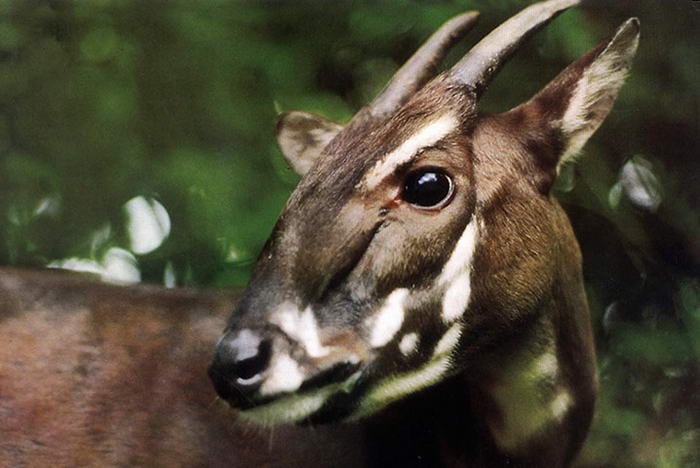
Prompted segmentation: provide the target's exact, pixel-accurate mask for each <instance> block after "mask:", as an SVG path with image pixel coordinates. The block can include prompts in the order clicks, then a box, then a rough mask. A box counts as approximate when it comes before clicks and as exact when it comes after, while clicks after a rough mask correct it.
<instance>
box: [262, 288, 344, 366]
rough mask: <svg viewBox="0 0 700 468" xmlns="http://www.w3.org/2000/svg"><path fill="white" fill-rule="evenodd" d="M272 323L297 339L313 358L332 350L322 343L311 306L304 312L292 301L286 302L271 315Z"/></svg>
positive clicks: (290, 336)
mask: <svg viewBox="0 0 700 468" xmlns="http://www.w3.org/2000/svg"><path fill="white" fill-rule="evenodd" d="M270 323H273V324H275V325H277V326H278V327H280V328H281V329H282V331H283V332H284V333H285V334H286V335H287V336H288V337H289V338H291V339H293V340H295V341H297V342H298V343H299V344H301V345H302V346H303V347H304V349H305V350H306V354H308V355H309V357H312V358H319V357H323V356H326V355H327V354H328V353H329V352H330V350H329V348H327V347H326V346H323V345H322V344H321V340H320V339H319V336H318V324H317V323H316V316H315V315H314V312H313V310H312V309H311V307H310V306H309V307H307V308H306V309H304V311H303V312H300V311H299V308H298V307H297V306H295V305H294V304H292V303H291V302H285V303H284V304H282V305H281V306H280V307H279V309H278V310H277V311H276V312H275V313H274V314H272V316H271V317H270Z"/></svg>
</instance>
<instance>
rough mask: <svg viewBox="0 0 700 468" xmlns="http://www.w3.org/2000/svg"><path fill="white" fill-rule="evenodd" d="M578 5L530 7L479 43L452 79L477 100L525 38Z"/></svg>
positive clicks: (552, 1) (573, 0)
mask: <svg viewBox="0 0 700 468" xmlns="http://www.w3.org/2000/svg"><path fill="white" fill-rule="evenodd" d="M579 3H580V0H548V1H545V2H540V3H535V4H534V5H530V6H529V7H527V8H525V9H524V10H522V11H521V12H520V13H518V14H517V15H515V16H513V17H512V18H510V19H509V20H507V21H506V22H504V23H503V24H501V25H500V26H499V27H497V28H496V29H494V30H493V31H491V33H490V34H489V35H487V36H486V37H485V38H483V39H482V40H481V41H479V43H478V44H476V45H475V46H474V47H473V48H472V49H471V50H470V51H469V52H468V53H467V54H466V55H465V56H464V57H463V58H462V59H461V60H460V61H459V62H457V63H456V64H455V65H454V66H453V67H452V70H451V71H450V74H451V77H452V79H453V80H455V81H456V82H458V83H461V84H463V85H465V86H467V87H468V88H470V89H471V90H472V91H473V92H474V93H475V94H476V96H475V97H476V98H479V97H480V95H481V93H482V92H483V91H484V90H485V89H486V87H487V86H488V84H489V83H490V82H491V80H492V79H493V77H494V76H495V75H496V73H498V70H499V69H500V68H501V66H503V64H505V62H506V61H507V60H508V59H509V58H510V56H511V55H513V53H514V52H515V51H516V50H517V49H518V47H520V45H521V44H522V43H523V42H524V41H525V40H526V39H528V38H529V37H530V36H532V35H533V34H534V33H535V32H537V31H538V30H539V29H540V28H542V27H543V26H544V25H546V24H547V23H549V21H551V20H552V19H553V18H554V17H556V16H557V15H558V14H559V13H561V12H563V11H564V10H566V9H567V8H570V7H572V6H574V5H578V4H579Z"/></svg>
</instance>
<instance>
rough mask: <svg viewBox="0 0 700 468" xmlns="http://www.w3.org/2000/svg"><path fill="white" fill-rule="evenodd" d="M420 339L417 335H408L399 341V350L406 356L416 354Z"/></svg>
mask: <svg viewBox="0 0 700 468" xmlns="http://www.w3.org/2000/svg"><path fill="white" fill-rule="evenodd" d="M419 341H420V338H419V337H418V334H417V333H407V334H405V335H404V336H403V337H402V338H401V341H399V350H400V351H401V354H403V355H404V356H408V355H409V354H412V353H415V352H416V350H417V349H418V342H419Z"/></svg>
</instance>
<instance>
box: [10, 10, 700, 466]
mask: <svg viewBox="0 0 700 468" xmlns="http://www.w3.org/2000/svg"><path fill="white" fill-rule="evenodd" d="M527 4H529V2H525V1H519V0H517V1H516V0H481V1H478V0H462V1H451V2H450V1H445V2H421V3H418V2H414V1H407V0H402V1H398V0H397V1H391V2H389V1H386V2H360V1H337V2H321V1H316V2H309V1H303V2H298V1H297V2H291V1H290V2H278V1H275V2H272V1H269V2H257V3H256V2H223V1H213V0H211V1H199V2H188V1H184V0H182V1H137V0H133V1H126V0H125V1H112V0H91V1H81V2H77V1H76V2H70V1H36V0H25V1H19V0H17V1H9V2H0V264H12V265H24V266H34V267H41V266H46V265H52V266H63V267H67V268H73V269H81V270H88V271H92V272H94V273H97V274H100V275H102V276H103V277H105V278H107V279H112V280H120V281H122V282H133V281H139V280H141V281H147V282H154V283H165V284H167V285H169V286H206V287H215V288H219V287H235V286H241V285H243V284H245V282H246V280H247V278H248V275H249V272H250V269H251V266H252V264H253V262H254V259H255V256H256V254H257V252H258V251H259V249H260V248H261V247H262V244H263V242H264V241H265V239H266V237H267V235H268V233H269V232H270V230H271V228H272V225H273V223H274V221H275V219H276V217H277V215H278V213H279V212H280V210H281V209H282V207H283V205H284V202H285V200H286V198H287V197H288V195H289V193H290V192H291V190H292V189H293V188H294V185H295V183H296V182H297V180H298V178H297V176H296V175H295V174H294V173H293V172H292V171H291V170H290V169H288V168H287V166H286V164H285V162H284V160H283V159H282V157H281V154H280V152H279V150H278V149H277V147H276V144H275V141H274V126H275V121H276V115H277V114H278V113H279V112H280V111H282V110H288V109H303V110H309V111H315V112H318V113H321V114H323V115H326V116H328V117H331V118H334V119H337V120H340V121H345V120H347V119H348V118H349V117H350V116H351V115H352V114H353V113H354V112H355V111H356V110H357V109H359V107H361V106H362V105H363V104H364V103H366V102H368V101H369V100H370V99H371V98H372V97H373V96H374V95H375V94H376V93H377V92H378V91H379V90H380V89H381V88H382V86H383V85H384V83H385V82H386V81H387V79H388V78H389V77H390V76H391V75H392V73H393V72H394V71H395V70H396V69H397V67H398V66H399V65H400V64H401V63H402V61H404V60H405V59H406V58H407V57H408V56H409V55H410V54H411V53H412V52H413V51H414V50H415V49H416V48H417V47H418V45H419V44H420V43H421V41H422V40H424V39H425V38H426V37H427V36H428V35H429V34H430V33H431V32H432V31H434V30H435V29H436V28H437V27H438V26H439V25H440V24H441V23H442V22H443V21H445V20H446V19H448V18H449V17H451V16H452V15H455V14H457V13H460V12H462V11H464V10H467V9H477V10H480V11H481V12H482V17H481V20H480V24H479V26H478V28H477V30H476V31H474V32H472V33H471V34H470V35H469V37H468V39H467V40H465V41H464V44H462V45H461V47H458V48H457V50H456V51H455V53H453V54H452V55H451V56H450V57H451V60H452V61H454V60H455V58H456V57H457V56H459V54H460V53H463V52H464V51H465V50H466V48H467V46H468V45H469V44H473V43H474V41H475V40H476V39H477V38H478V37H479V36H480V35H482V34H484V33H485V32H486V31H488V30H490V28H491V27H493V26H494V25H495V24H497V22H499V21H502V20H503V19H504V18H505V17H506V16H508V15H509V14H512V13H514V12H516V11H517V10H519V9H520V8H522V7H524V6H525V5H527ZM629 16H638V17H639V18H640V20H641V24H642V39H641V45H640V49H639V53H638V57H637V61H636V64H635V67H634V69H633V71H632V75H631V77H630V79H629V80H628V83H627V85H626V86H625V87H624V88H623V90H622V92H621V95H620V98H619V100H618V103H617V104H616V106H615V108H614V109H613V112H612V113H611V115H610V116H609V117H608V119H607V121H606V122H605V123H604V124H603V126H602V128H601V129H600V130H599V131H598V133H597V134H596V135H595V136H594V137H593V138H592V139H591V141H590V142H589V143H588V145H587V146H586V148H585V150H584V152H583V154H582V156H581V157H580V158H579V162H578V163H577V165H575V166H571V167H569V168H567V169H566V170H565V171H564V172H563V173H562V175H561V177H560V180H559V181H558V186H557V196H558V197H559V199H560V200H561V201H562V203H563V204H564V206H565V208H566V209H567V211H568V212H569V214H570V216H571V218H572V221H573V224H574V228H575V230H576V232H577V236H578V238H579V240H580V243H581V246H582V249H583V253H584V259H585V276H586V281H587V290H588V297H589V300H590V303H591V308H592V312H593V320H594V326H595V330H596V335H597V345H598V349H599V364H600V378H601V397H600V400H599V405H598V414H597V417H596V421H595V424H594V427H593V430H592V433H591V436H590V438H589V442H588V444H587V446H586V448H585V449H584V452H583V456H582V459H581V464H583V465H591V466H603V465H610V466H669V467H672V466H698V464H700V455H699V453H698V452H699V451H700V369H699V363H700V279H699V276H700V275H699V274H700V266H699V265H700V216H698V209H697V206H698V200H699V199H700V171H699V169H700V154H698V149H699V148H700V137H699V134H700V120H699V115H700V76H699V75H700V47H699V46H698V45H699V44H700V2H693V1H691V0H663V1H662V0H618V1H612V0H611V1H598V2H595V1H591V2H589V3H588V5H587V6H586V7H584V8H579V9H577V10H573V11H570V12H567V13H566V14H564V15H563V16H561V17H560V18H558V19H557V20H556V21H555V22H554V23H552V25H551V26H549V27H548V28H547V29H546V30H545V31H543V32H541V33H539V34H538V35H537V36H536V37H535V39H534V40H532V41H531V42H529V43H528V45H527V46H526V47H525V48H523V50H522V51H521V52H520V53H519V54H518V55H517V57H516V58H515V59H514V60H513V61H512V62H511V63H510V64H509V65H508V66H507V67H506V68H505V69H504V70H503V72H502V73H501V74H500V76H499V78H498V79H497V80H496V81H495V82H494V84H493V85H492V87H491V89H490V90H489V92H488V93H487V95H486V97H485V99H484V101H483V108H484V109H486V110H490V111H502V110H506V109H508V108H509V107H512V106H514V105H516V104H517V103H519V102H520V101H522V100H525V99H527V98H528V97H529V96H531V95H532V94H533V93H535V92H536V91H537V90H538V89H539V88H540V87H541V86H543V85H544V84H545V83H546V82H547V81H548V80H549V79H550V78H552V77H553V76H554V75H555V74H556V73H557V72H558V71H559V70H560V69H562V68H563V67H564V66H566V64H567V63H569V62H571V61H572V60H573V59H575V58H576V57H577V56H579V55H580V54H582V53H583V52H585V51H586V50H587V49H589V48H590V47H592V46H594V45H595V44H596V43H598V42H599V41H600V40H602V39H603V38H605V37H607V36H608V35H610V34H611V33H612V32H613V31H614V29H615V28H616V27H617V26H618V25H619V24H620V23H621V22H622V21H624V20H625V19H626V18H627V17H629Z"/></svg>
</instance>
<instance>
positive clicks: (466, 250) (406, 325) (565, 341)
mask: <svg viewBox="0 0 700 468" xmlns="http://www.w3.org/2000/svg"><path fill="white" fill-rule="evenodd" d="M576 3H577V2H576V1H574V0H550V1H547V2H542V3H538V4H535V5H532V6H531V7H529V8H527V9H525V10H523V11H522V12H521V13H519V14H518V15H516V16H515V17H513V18H511V19H510V20H508V21H507V22H505V23H504V24H503V25H501V26H500V27H499V28H497V29H496V30H495V31H493V32H492V33H491V34H489V35H488V36H487V37H486V38H484V39H483V40H482V41H481V42H479V43H478V44H477V45H476V46H475V47H474V48H473V49H472V50H471V51H470V52H469V53H468V54H467V55H466V56H465V57H464V58H462V59H461V60H460V61H459V62H458V63H457V64H456V65H455V66H454V67H452V68H451V69H450V70H448V71H446V72H444V73H442V74H440V75H438V76H437V77H435V78H433V79H432V80H430V77H431V75H432V73H433V72H434V69H435V67H436V65H437V64H438V63H439V61H440V60H441V59H442V57H444V55H445V54H446V52H447V50H448V49H449V47H450V46H451V45H452V43H454V42H455V41H456V40H457V39H459V38H460V37H461V36H462V35H464V34H465V33H466V31H467V30H468V29H469V28H470V27H471V25H472V24H473V23H474V22H475V20H476V16H477V15H476V14H474V13H466V14H464V15H462V16H459V17H457V18H455V19H453V20H451V21H450V22H448V23H446V24H445V25H444V26H443V27H442V28H441V29H440V30H439V31H438V32H437V33H436V34H435V35H434V36H433V37H431V38H430V39H429V40H428V42H426V44H425V45H424V46H423V47H422V48H421V49H420V50H419V51H418V52H417V53H416V54H415V55H414V56H413V57H412V58H411V59H410V60H409V61H408V62H407V64H406V65H404V67H403V68H402V69H401V70H400V71H399V72H398V73H397V75H396V76H395V77H394V78H393V79H392V81H391V82H390V84H389V85H388V86H387V88H386V89H385V90H384V91H383V92H382V93H381V94H380V96H379V97H377V99H375V101H373V102H372V103H371V104H370V105H369V106H367V107H366V108H364V109H362V110H361V111H360V112H358V114H357V115H356V116H355V117H354V118H353V119H352V120H351V121H350V122H349V123H348V124H347V125H345V126H341V125H340V124H336V123H334V122H329V121H327V120H325V119H324V118H322V117H320V116H317V115H313V114H308V113H303V112H290V113H287V114H284V115H283V116H282V118H281V120H280V123H279V126H278V141H279V143H280V146H281V148H282V151H283V153H284V154H285V156H286V157H287V159H288V160H289V161H290V164H291V165H292V167H294V168H295V169H296V170H297V171H298V172H299V173H300V174H302V175H303V177H302V179H301V182H300V183H299V185H298V187H297V188H296V190H295V191H294V193H293V194H292V196H291V198H290V200H289V202H288V203H287V206H286V207H285V210H284V212H283V213H282V215H281V217H280V219H279V221H278V223H277V225H276V227H275V229H274V231H273V233H272V235H271V237H270V239H269V241H268V243H267V244H266V246H265V248H264V250H263V252H262V253H261V255H260V258H259V260H258V264H257V266H256V269H255V271H254V274H253V276H252V279H251V282H250V284H249V286H248V288H247V289H246V291H245V292H244V294H243V296H242V298H241V300H240V302H239V303H238V305H237V308H236V310H235V312H234V313H233V315H232V317H231V319H230V321H229V324H228V326H227V329H226V331H225V334H224V335H223V336H222V338H221V339H220V341H219V343H218V345H217V351H216V356H215V358H214V361H213V364H212V366H211V368H210V371H209V374H210V377H211V378H212V380H213V382H214V385H215V387H216V389H217V391H218V393H219V394H220V396H221V397H222V398H223V399H225V400H227V401H229V402H230V404H231V405H232V406H233V407H236V408H239V409H241V413H240V418H241V419H243V420H247V421H252V422H254V423H259V424H263V425H275V424H279V423H289V422H299V423H309V422H310V423H318V422H328V421H341V420H350V421H353V420H362V419H364V418H367V417H370V416H372V420H373V421H377V420H382V418H386V417H391V418H396V421H401V424H397V425H394V426H392V427H391V428H387V429H386V430H390V431H393V430H396V431H398V432H401V431H405V430H408V429H406V428H407V427H413V428H415V427H420V426H423V427H424V429H425V430H424V431H421V430H419V431H418V432H417V433H416V434H413V436H415V437H418V438H423V439H424V440H429V439H433V440H434V441H439V440H442V441H443V446H442V447H441V448H440V449H435V450H436V451H434V452H433V453H432V455H433V456H435V457H436V458H435V460H439V459H440V455H439V454H440V453H442V454H443V455H447V454H449V456H447V458H446V459H449V460H452V461H455V460H458V461H459V462H461V463H462V464H466V465H473V464H476V465H479V464H485V465H489V464H492V463H497V462H505V461H506V460H508V461H510V462H514V463H517V462H519V463H522V464H527V465H543V466H560V465H565V464H567V463H569V462H570V461H571V460H572V457H573V456H574V455H575V454H576V453H577V451H578V449H579V448H580V445H581V443H582V441H583V439H584V437H585V434H586V433H587V430H588V426H589V424H590V421H591V417H592V414H593V408H594V401H595V394H596V387H597V382H596V369H595V352H594V346H593V339H592V333H591V325H590V317H589V311H588V306H587V303H586V298H585V294H584V289H583V281H582V274H581V255H580V252H579V248H578V244H577V242H576V239H575V237H574V234H573V232H572V229H571V226H570V224H569V221H568V219H567V217H566V215H565V213H564V212H563V210H562V209H561V207H560V206H559V205H558V204H557V202H556V201H555V200H554V199H553V198H552V196H551V188H552V184H553V182H554V180H555V178H556V175H557V171H558V168H559V167H560V165H561V164H562V163H564V162H566V161H568V160H570V159H571V158H572V157H573V156H574V155H575V154H576V153H577V152H578V151H579V150H580V149H581V147H582V146H583V144H584V143H585V141H586V140H587V139H588V138H589V137H590V136H591V135H592V133H593V132H594V131H595V130H596V129H597V128H598V126H599V125H600V123H601V122H602V121H603V119H604V118H605V116H606V115H607V114H608V112H609V111H610V109H611V107H612V104H613V102H614V100H615V98H616V96H617V93H618V91H619V89H620V87H621V85H622V83H623V81H624V78H625V76H626V74H627V72H628V70H629V67H630V65H631V61H632V58H633V56H634V54H635V51H636V48H637V42H638V37H639V26H638V22H637V20H636V19H631V20H628V21H627V22H626V23H624V24H623V25H622V26H621V27H620V29H619V30H618V31H617V32H616V33H615V35H614V36H613V37H612V38H611V39H609V40H607V41H604V42H603V43H601V44H600V45H599V46H598V47H596V48H595V49H593V50H592V51H590V52H589V53H587V54H586V55H584V56H583V57H581V58H579V59H578V60H577V61H576V62H574V63H573V64H572V65H570V66H569V67H568V68H566V69H565V70H564V71H563V72H561V73H560V74H559V75H558V76H557V77H556V78H554V80H552V81H551V82H550V83H549V84H548V85H547V86H546V87H545V88H544V89H543V90H542V91H541V92H540V93H538V94H537V95H536V96H534V97H533V98H532V99H531V100H529V101H528V102H525V103H523V104H521V105H520V106H517V107H516V108H514V109H512V110H510V111H508V112H505V113H503V114H491V115H487V114H483V113H480V112H479V111H478V100H479V98H480V97H481V95H482V94H483V93H484V92H485V91H486V88H487V86H488V84H489V82H490V81H491V79H492V78H493V76H494V74H495V73H496V72H497V71H498V69H499V68H500V66H501V65H502V64H503V63H504V62H505V60H506V59H507V58H508V57H509V56H510V55H512V53H513V52H514V51H515V50H516V49H517V47H518V45H519V44H520V43H521V42H522V41H523V40H524V39H526V38H527V37H529V36H530V35H531V34H532V33H534V32H535V31H536V30H538V29H539V28H541V27H542V26H543V25H545V24H546V23H547V22H548V21H550V20H551V19H552V18H553V17H554V16H556V15H557V14H559V13H560V12H562V11H563V10H565V9H566V8H568V7H570V6H572V5H574V4H576ZM429 80H430V81H429ZM440 395H443V397H441V396H440ZM447 395H450V397H449V398H448V397H447ZM397 402H398V403H397ZM392 404H393V405H392ZM442 405H449V406H447V409H445V410H444V412H441V411H440V409H438V408H442ZM387 406H389V408H388V409H386V407H387ZM421 408H423V410H424V412H423V413H424V415H425V419H417V418H418V415H420V414H421V411H420V409H421ZM380 410H385V411H384V412H383V413H380V414H379V415H377V414H375V413H377V412H378V411H380ZM397 413H398V414H397ZM435 414H442V416H444V417H445V418H447V419H446V420H445V419H440V418H438V420H437V421H435V420H433V417H431V416H434V415H435ZM389 415H391V416H389ZM454 415H459V417H457V418H456V419H455V416H454ZM466 421H468V422H466ZM459 428H461V429H459ZM470 428H471V429H470ZM474 428H477V429H474ZM457 429H459V430H457ZM408 431H409V432H410V430H408ZM451 431H452V433H450V434H446V432H451ZM459 431H461V433H463V434H464V433H465V431H466V434H464V435H463V436H460V432H459ZM475 434H476V435H475ZM415 437H414V438H415ZM448 440H450V441H451V442H450V443H447V442H446V441H448ZM475 440H478V441H479V442H476V443H475ZM419 444H420V443H419ZM437 445H438V446H440V444H437ZM406 450H407V452H408V453H409V454H410V453H412V452H411V450H410V447H407V448H406ZM413 455H416V454H413ZM424 455H425V454H424ZM426 456H427V455H426ZM428 458H429V457H428ZM419 459H425V458H421V456H417V455H416V457H414V458H413V459H412V460H413V461H416V460H419ZM407 460H411V458H410V456H409V457H408V458H407ZM443 462H445V460H443Z"/></svg>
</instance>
